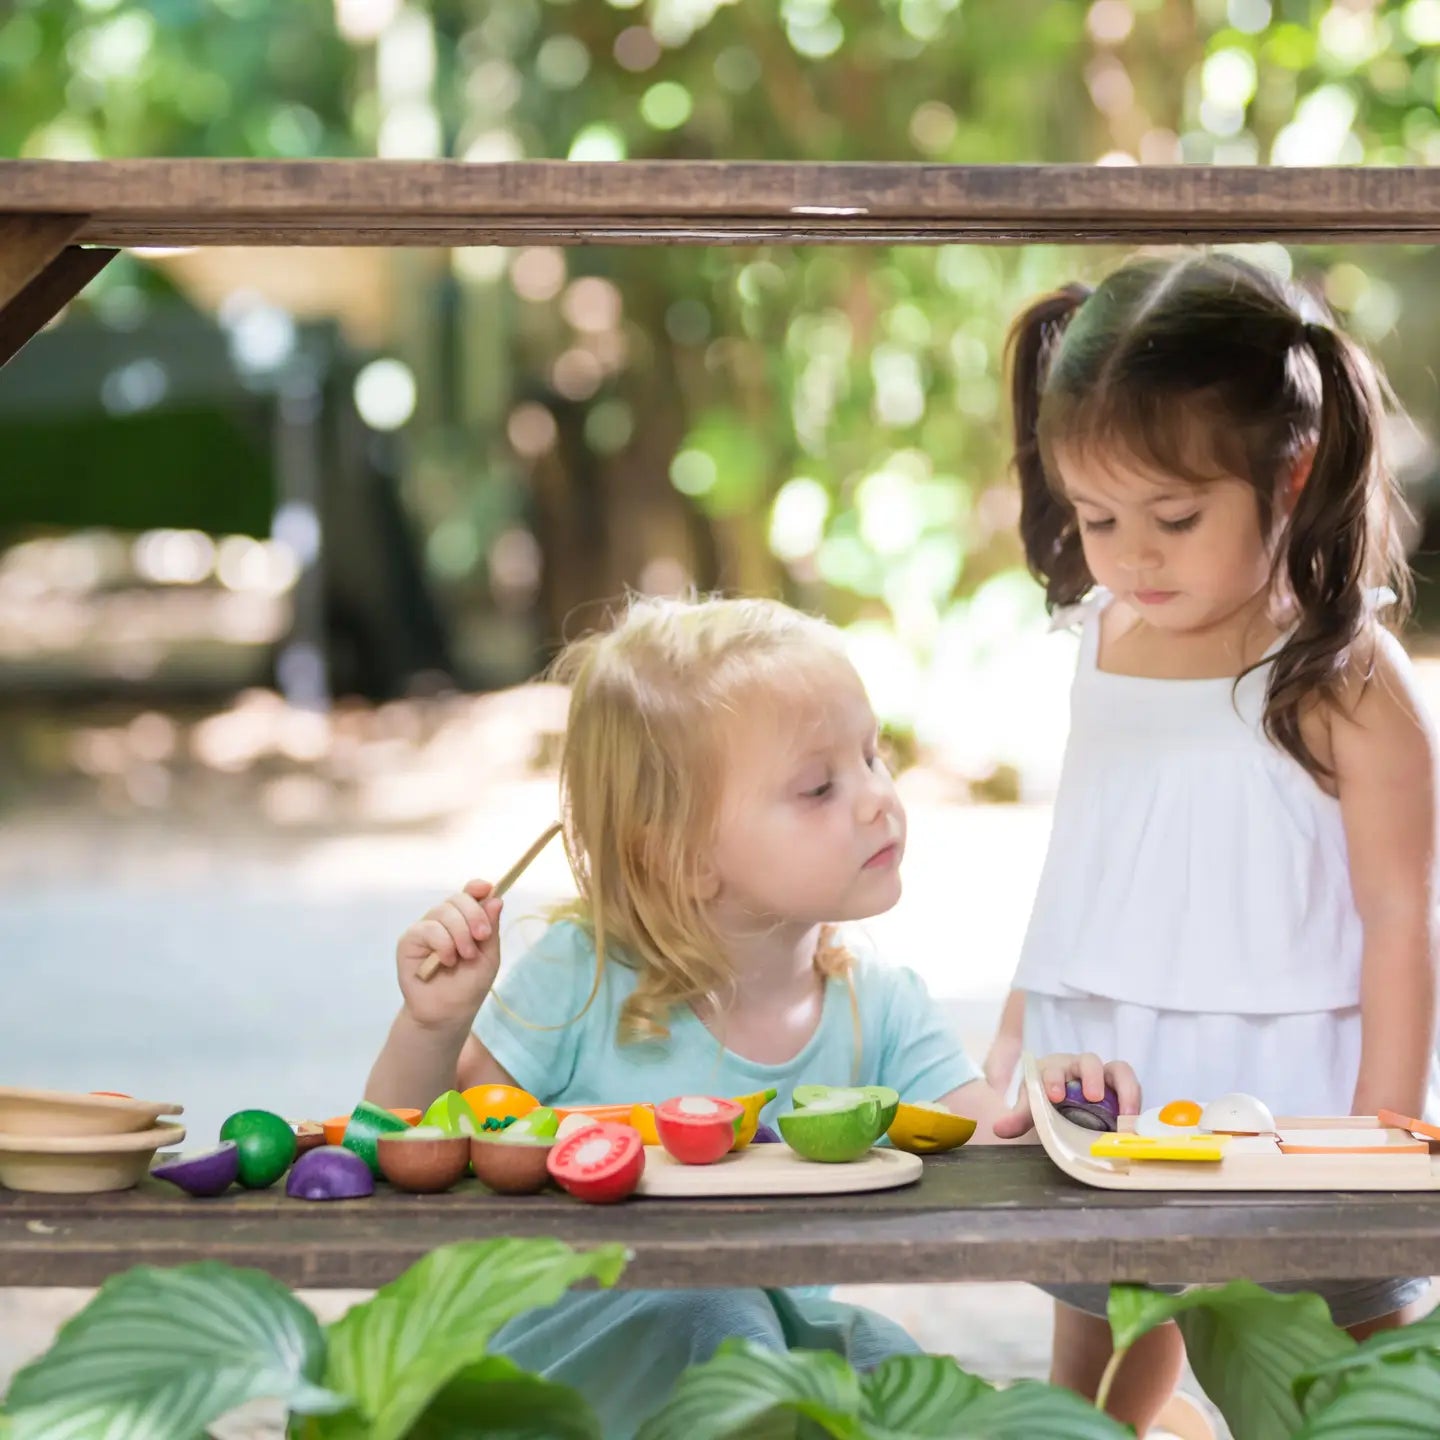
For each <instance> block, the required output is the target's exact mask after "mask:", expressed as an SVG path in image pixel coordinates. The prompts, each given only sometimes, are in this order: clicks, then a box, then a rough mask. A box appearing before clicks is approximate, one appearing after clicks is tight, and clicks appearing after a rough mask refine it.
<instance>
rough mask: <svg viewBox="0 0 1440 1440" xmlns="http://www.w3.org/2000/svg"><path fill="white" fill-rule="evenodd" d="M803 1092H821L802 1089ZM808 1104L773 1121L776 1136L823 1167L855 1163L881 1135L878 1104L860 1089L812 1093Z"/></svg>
mask: <svg viewBox="0 0 1440 1440" xmlns="http://www.w3.org/2000/svg"><path fill="white" fill-rule="evenodd" d="M804 1088H806V1089H807V1090H810V1091H812V1092H813V1091H815V1090H819V1089H823V1088H824V1087H821V1086H806V1087H804ZM807 1098H808V1099H809V1101H810V1103H809V1104H807V1105H804V1106H802V1107H801V1108H799V1109H795V1110H791V1111H789V1112H787V1113H786V1114H784V1115H781V1116H779V1117H778V1118H777V1120H776V1123H777V1124H778V1125H779V1127H780V1134H781V1135H782V1136H783V1137H784V1140H785V1143H786V1144H787V1145H788V1146H789V1147H790V1148H791V1149H792V1150H794V1151H795V1153H796V1154H797V1155H803V1156H804V1157H805V1158H806V1159H807V1160H819V1161H823V1162H824V1163H826V1164H842V1163H844V1162H845V1161H847V1160H858V1159H859V1158H860V1157H861V1156H862V1155H864V1154H865V1153H866V1152H867V1151H868V1150H869V1149H870V1147H871V1146H872V1145H873V1144H874V1143H875V1140H876V1137H877V1136H879V1135H880V1134H881V1133H882V1128H881V1125H880V1102H879V1100H877V1099H876V1098H875V1096H873V1095H870V1094H867V1093H866V1092H865V1091H864V1090H855V1089H849V1088H836V1089H833V1090H831V1091H830V1092H829V1093H828V1094H825V1095H820V1094H814V1093H812V1094H811V1095H809V1096H808V1097H807Z"/></svg>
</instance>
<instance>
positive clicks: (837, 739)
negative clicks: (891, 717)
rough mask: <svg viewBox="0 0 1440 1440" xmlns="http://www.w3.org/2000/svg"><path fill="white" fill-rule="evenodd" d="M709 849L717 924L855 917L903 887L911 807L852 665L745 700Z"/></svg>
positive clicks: (884, 903)
mask: <svg viewBox="0 0 1440 1440" xmlns="http://www.w3.org/2000/svg"><path fill="white" fill-rule="evenodd" d="M726 739H727V741H728V746H727V751H726V758H727V765H728V768H727V773H726V776H725V784H724V790H723V796H722V801H721V809H720V819H719V824H718V826H717V832H716V838H715V844H714V847H713V850H712V852H711V857H710V860H711V875H712V881H713V884H714V901H715V905H716V911H717V919H718V921H719V922H720V924H721V926H722V928H731V927H733V928H735V929H736V930H737V931H739V932H747V931H751V930H752V929H753V928H754V927H755V926H756V925H757V924H758V925H762V926H763V925H773V924H777V923H779V924H791V923H803V924H819V923H824V922H826V921H841V920H858V919H863V918H864V917H865V916H868V915H878V914H881V913H882V912H883V911H886V910H888V909H890V907H891V906H893V905H894V904H895V902H896V901H897V900H898V899H899V898H900V861H901V858H902V857H903V855H904V852H905V811H904V809H903V807H902V806H901V804H900V797H899V796H898V795H897V794H896V792H895V785H894V782H893V781H892V780H891V778H890V772H889V771H888V770H887V769H886V767H885V762H884V761H883V760H882V759H881V758H880V756H879V754H878V753H877V751H876V742H877V735H876V726H875V715H874V712H873V711H872V710H871V708H870V702H869V700H868V699H867V698H866V695H865V691H864V688H863V686H862V685H861V684H860V679H859V677H858V676H857V675H856V674H855V672H854V671H853V670H852V669H851V668H850V667H849V666H848V665H845V664H843V663H842V662H837V663H836V665H835V667H834V678H833V679H832V680H829V682H828V683H826V684H823V685H815V686H809V685H807V686H797V687H796V693H795V694H793V695H775V696H771V697H768V698H767V700H766V701H765V702H762V703H759V704H755V703H749V704H746V705H744V706H743V707H741V708H739V711H738V713H737V714H736V715H735V717H734V719H733V721H732V722H731V724H730V733H729V734H728V736H727V737H726Z"/></svg>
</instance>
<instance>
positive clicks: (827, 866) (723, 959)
mask: <svg viewBox="0 0 1440 1440" xmlns="http://www.w3.org/2000/svg"><path fill="white" fill-rule="evenodd" d="M555 674H556V676H557V677H558V678H559V679H561V680H562V681H564V682H565V683H567V684H568V685H569V686H570V687H571V707H570V716H569V723H568V728H567V734H566V740H565V748H564V755H563V759H562V764H561V777H560V791H561V815H562V820H563V824H564V834H565V844H566V848H567V852H568V855H569V860H570V865H571V868H572V870H573V872H574V877H575V882H576V887H577V890H578V893H579V899H578V901H577V902H576V904H575V905H574V906H573V908H571V909H570V911H569V913H568V914H567V915H565V916H564V917H562V918H560V919H559V920H558V921H557V922H556V923H555V924H553V925H552V926H551V927H550V928H549V930H548V931H547V932H546V933H545V935H544V936H543V938H542V939H541V940H540V941H539V943H538V944H537V945H536V946H535V947H534V948H533V949H532V950H530V951H529V952H528V953H526V954H525V955H523V956H521V958H520V959H519V960H518V961H517V962H516V963H515V964H514V966H513V967H507V970H506V973H505V976H504V978H503V979H502V980H501V981H500V983H499V985H498V987H497V989H496V996H495V998H496V999H498V1000H500V1001H502V1003H501V1004H496V1003H493V1001H488V1002H487V997H488V996H489V995H490V990H491V986H492V984H494V982H495V979H496V974H497V971H498V970H499V965H500V950H499V941H498V938H497V937H498V928H497V927H498V923H499V912H500V905H499V902H498V900H496V899H495V898H494V897H493V896H492V895H491V894H490V886H489V884H488V883H487V882H485V881H473V882H471V883H470V884H469V885H467V886H466V887H465V889H464V890H462V891H460V892H459V893H457V894H455V895H452V896H450V897H449V898H448V899H447V900H445V901H442V902H441V903H440V904H439V905H437V906H436V907H435V908H434V909H432V910H431V911H430V912H429V913H428V914H427V915H426V916H425V917H424V918H423V919H421V920H420V921H418V922H417V923H416V924H415V925H413V926H411V927H410V929H409V930H407V931H406V932H405V934H404V935H403V936H401V938H400V942H399V946H398V949H397V968H398V972H399V980H400V988H401V992H402V995H403V996H404V1002H405V1003H404V1007H403V1009H402V1010H401V1011H400V1014H399V1015H398V1016H397V1018H396V1020H395V1023H394V1026H393V1027H392V1029H391V1032H390V1037H389V1039H388V1040H387V1042H386V1044H385V1047H384V1050H383V1051H382V1052H381V1055H380V1057H379V1059H378V1060H377V1061H376V1063H375V1067H374V1070H373V1071H372V1073H371V1076H370V1081H369V1084H368V1086H367V1091H366V1093H367V1095H368V1096H369V1098H371V1099H372V1100H376V1101H378V1102H380V1103H383V1104H386V1105H424V1104H426V1103H428V1101H429V1100H430V1099H432V1098H433V1097H434V1096H435V1095H436V1094H437V1093H439V1092H440V1091H442V1090H445V1089H447V1088H450V1087H452V1086H458V1087H461V1088H464V1087H467V1086H470V1085H478V1084H485V1083H490V1082H500V1083H505V1084H514V1085H519V1086H521V1087H522V1088H523V1089H525V1090H528V1091H530V1092H531V1093H532V1094H534V1095H536V1096H537V1097H539V1098H540V1099H541V1100H542V1101H543V1102H545V1103H547V1104H561V1105H584V1104H595V1103H614V1102H617V1101H629V1102H635V1101H660V1100H664V1099H666V1098H668V1097H670V1096H673V1095H680V1094H686V1093H695V1092H697V1091H698V1092H700V1093H708V1094H719V1095H738V1094H746V1093H750V1092H753V1091H755V1090H759V1089H762V1088H768V1087H771V1086H773V1087H774V1088H775V1090H776V1091H777V1092H778V1093H777V1096H776V1099H775V1100H774V1101H773V1102H772V1103H771V1105H770V1106H769V1107H768V1109H767V1111H766V1113H765V1114H764V1116H762V1118H763V1119H766V1120H773V1118H774V1116H775V1114H776V1113H777V1112H779V1111H781V1110H784V1109H787V1108H789V1106H790V1103H791V1093H792V1091H793V1089H794V1087H795V1086H796V1085H797V1084H801V1083H818V1084H832V1085H846V1084H854V1083H860V1084H882V1085H889V1086H891V1087H893V1088H894V1089H895V1090H897V1091H898V1092H899V1093H900V1095H901V1097H902V1098H903V1099H907V1100H923V1101H939V1102H941V1103H943V1104H946V1105H949V1106H951V1107H952V1108H953V1109H956V1110H958V1111H962V1112H963V1113H965V1114H967V1115H970V1116H973V1117H975V1118H976V1119H977V1120H978V1121H979V1122H980V1127H981V1128H980V1130H979V1132H977V1137H976V1138H977V1139H978V1140H980V1141H981V1142H982V1143H984V1142H990V1141H995V1140H998V1139H1001V1138H1010V1137H1015V1136H1018V1135H1020V1134H1022V1133H1023V1132H1024V1131H1025V1130H1027V1129H1028V1128H1029V1116H1028V1114H1027V1113H1026V1112H1025V1111H1024V1110H1023V1109H1022V1110H1017V1111H1014V1112H1007V1108H1006V1106H1005V1103H1004V1101H1003V1100H1002V1099H1001V1097H1000V1096H999V1095H998V1094H996V1093H995V1092H994V1091H993V1090H991V1089H990V1088H989V1086H987V1085H986V1084H985V1082H984V1081H983V1080H981V1079H980V1078H979V1075H978V1071H977V1070H976V1068H975V1067H974V1065H973V1064H972V1063H971V1061H970V1060H969V1059H968V1058H967V1057H966V1055H965V1054H964V1052H963V1050H962V1049H961V1048H960V1046H959V1045H958V1044H957V1042H956V1041H955V1039H954V1038H953V1037H952V1035H951V1034H950V1032H949V1030H948V1028H947V1027H946V1026H945V1025H944V1024H943V1023H942V1022H941V1021H940V1019H939V1017H938V1015H937V1012H936V1007H935V1005H934V1004H933V1002H932V1001H931V1000H930V998H929V996H928V995H927V994H926V991H925V987H924V985H923V983H922V982H921V981H920V979H919V977H918V976H916V975H915V974H914V973H913V972H912V971H910V970H908V969H901V968H894V967H887V966H884V965H882V964H880V963H879V961H878V960H877V959H876V958H875V957H874V956H873V955H872V954H871V953H870V951H869V950H868V948H867V947H866V946H864V944H863V943H862V942H861V940H860V939H859V937H857V936H856V935H854V934H853V933H852V932H850V931H847V930H845V929H843V928H842V927H843V926H844V925H845V924H846V922H853V921H860V920H863V919H865V918H866V917H868V916H871V915H877V914H880V913H881V912H882V911H885V910H888V909H889V908H890V907H891V906H892V905H894V904H895V902H896V901H897V900H898V899H899V898H900V862H901V859H902V857H903V855H904V849H905V813H904V810H903V808H902V806H901V804H900V800H899V797H898V796H897V794H896V792H895V787H894V785H893V784H892V782H891V779H890V776H889V773H888V772H887V770H886V768H885V763H884V761H883V760H882V758H881V757H880V754H879V751H878V749H877V739H878V737H877V734H876V723H875V716H874V713H873V711H872V710H871V708H870V703H869V701H868V699H867V698H866V694H865V690H864V687H863V686H862V685H861V683H860V679H859V677H858V676H857V675H856V673H855V671H854V669H853V667H852V666H851V665H850V663H849V662H848V660H847V659H846V658H845V654H844V651H843V648H842V646H841V643H840V637H839V635H838V634H837V632H836V631H835V630H834V629H832V628H831V627H830V626H828V625H826V624H824V623H822V622H820V621H818V620H814V619H811V618H809V617H807V616H804V615H801V614H798V613H797V612H795V611H794V610H791V609H788V608H787V607H785V606H783V605H780V604H775V603H772V602H768V601H763V600H724V599H712V600H703V601H697V602H679V601H663V600H638V601H636V602H634V603H633V604H631V605H630V606H629V608H628V609H627V611H626V612H625V613H624V615H623V616H622V617H621V618H620V620H619V622H618V624H616V625H615V626H614V628H612V629H610V630H608V631H606V632H604V633H601V634H597V635H593V636H591V637H589V638H587V639H584V640H581V641H579V642H577V643H576V644H574V645H572V646H570V647H569V648H568V649H567V650H566V651H565V652H564V653H563V655H562V656H561V658H560V660H559V662H558V664H557V666H556V669H555ZM432 952H434V953H436V954H438V955H439V956H440V959H441V962H442V968H441V970H440V971H439V973H437V974H436V975H435V977H434V979H433V980H431V981H430V982H428V983H424V982H421V981H420V980H419V979H418V977H417V971H418V969H419V968H420V966H421V965H422V963H423V962H424V961H425V960H426V959H427V958H428V957H429V956H430V954H431V953H432ZM1047 1068H1048V1070H1049V1071H1050V1079H1051V1081H1052V1086H1053V1088H1052V1093H1055V1094H1057V1095H1059V1094H1062V1093H1063V1083H1064V1079H1065V1078H1066V1077H1067V1076H1077V1077H1081V1078H1082V1079H1083V1080H1084V1081H1085V1083H1086V1084H1087V1086H1088V1087H1089V1088H1090V1090H1091V1091H1092V1093H1094V1094H1096V1095H1098V1094H1099V1093H1100V1088H1101V1086H1102V1085H1103V1083H1104V1077H1103V1074H1102V1067H1101V1065H1100V1062H1099V1061H1098V1060H1097V1059H1096V1058H1095V1057H1093V1056H1084V1057H1070V1056H1057V1057H1052V1059H1051V1060H1050V1061H1049V1062H1048V1064H1047ZM1108 1073H1109V1075H1110V1079H1111V1081H1112V1083H1114V1084H1116V1085H1117V1086H1118V1087H1119V1088H1120V1090H1121V1092H1122V1096H1123V1097H1124V1099H1125V1100H1126V1102H1127V1103H1128V1104H1129V1105H1130V1106H1131V1108H1133V1106H1134V1103H1135V1102H1136V1100H1137V1099H1138V1096H1137V1094H1136V1093H1135V1090H1134V1085H1133V1077H1131V1075H1130V1074H1129V1071H1128V1068H1127V1067H1125V1066H1123V1065H1120V1066H1112V1067H1109V1072H1108ZM729 1336H741V1337H744V1338H747V1339H749V1340H752V1341H756V1342H759V1343H762V1344H766V1345H770V1346H772V1347H775V1348H783V1347H785V1346H787V1345H801V1346H805V1347H807V1348H830V1349H834V1350H838V1351H840V1352H841V1353H843V1354H845V1355H846V1356H847V1357H848V1358H849V1359H850V1361H851V1362H852V1363H854V1364H856V1365H859V1366H869V1365H873V1364H875V1363H876V1362H878V1361H879V1360H880V1359H882V1358H883V1357H885V1356H886V1355H888V1354H893V1353H896V1352H900V1351H905V1350H912V1349H914V1343H913V1341H911V1340H910V1338H909V1336H908V1335H906V1334H905V1333H904V1332H903V1331H902V1330H900V1329H899V1327H898V1326H895V1325H893V1324H892V1323H891V1322H889V1321H887V1320H884V1319H883V1318H882V1317H880V1316H878V1315H875V1314H872V1313H871V1312H869V1311H866V1310H862V1309H859V1308H857V1307H853V1306H847V1305H841V1304H838V1303H836V1302H834V1301H832V1300H830V1299H828V1298H827V1297H825V1296H824V1295H823V1294H816V1293H814V1292H799V1291H783V1290H760V1289H758V1288H757V1289H748V1290H741V1289H737V1290H723V1291H701V1292H696V1291H687V1292H667V1293H646V1292H630V1293H625V1294H618V1295H613V1294H606V1295H579V1296H572V1297H569V1298H568V1299H567V1300H565V1301H564V1302H562V1303H561V1304H560V1305H557V1306H555V1307H553V1309H551V1310H549V1311H546V1312H542V1313H541V1314H539V1315H537V1316H533V1317H527V1318H526V1319H525V1320H523V1321H520V1322H516V1323H515V1324H513V1325H511V1326H510V1327H508V1328H507V1330H506V1331H505V1332H503V1333H502V1335H501V1337H500V1348H501V1349H502V1350H503V1351H504V1352H505V1353H507V1354H509V1355H510V1356H511V1357H512V1358H513V1359H515V1360H516V1361H517V1362H518V1363H520V1364H522V1365H524V1366H526V1367H527V1368H529V1369H532V1370H535V1371H540V1372H543V1373H544V1374H546V1375H547V1376H550V1377H551V1378H555V1379H559V1380H562V1381H564V1382H565V1383H567V1384H570V1385H572V1386H575V1387H576V1388H578V1389H580V1390H581V1391H582V1392H583V1393H584V1394H585V1395H586V1396H587V1397H588V1398H589V1399H590V1401H591V1403H592V1404H593V1405H594V1406H595V1407H596V1409H597V1410H598V1412H599V1413H600V1415H601V1418H602V1421H603V1423H604V1426H605V1431H606V1434H607V1436H626V1435H630V1434H633V1433H634V1431H635V1429H636V1428H637V1427H638V1426H639V1424H640V1423H641V1422H642V1421H643V1420H644V1418H645V1416H646V1415H647V1414H648V1413H650V1411H651V1410H653V1409H654V1408H655V1407H657V1406H658V1405H659V1404H660V1403H661V1402H662V1401H663V1400H664V1398H665V1396H666V1394H667V1392H668V1390H669V1389H670V1387H671V1385H672V1383H673V1381H674V1379H675V1377H676V1376H677V1375H678V1374H679V1372H680V1371H681V1370H682V1369H683V1368H684V1367H685V1366H686V1365H689V1364H691V1363H694V1362H696V1361H698V1360H701V1359H704V1358H707V1357H708V1356H709V1355H710V1354H712V1353H713V1351H714V1349H715V1347H716V1346H717V1345H718V1344H719V1343H720V1341H721V1340H723V1339H725V1338H727V1337H729Z"/></svg>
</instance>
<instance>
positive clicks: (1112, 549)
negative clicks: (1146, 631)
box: [1056, 451, 1274, 632]
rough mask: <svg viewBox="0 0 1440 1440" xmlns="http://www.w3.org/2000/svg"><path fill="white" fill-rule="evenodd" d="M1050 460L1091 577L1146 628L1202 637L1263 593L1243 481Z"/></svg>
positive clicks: (1267, 561) (1267, 564) (1265, 580)
mask: <svg viewBox="0 0 1440 1440" xmlns="http://www.w3.org/2000/svg"><path fill="white" fill-rule="evenodd" d="M1056 461H1057V464H1058V466H1059V469H1060V476H1061V480H1062V482H1063V485H1064V492H1065V496H1066V498H1067V499H1068V500H1069V502H1070V504H1071V505H1072V506H1073V507H1074V510H1075V516H1076V522H1077V523H1078V525H1079V527H1080V543H1081V546H1082V548H1083V549H1084V552H1085V563H1086V565H1087V566H1088V567H1089V570H1090V574H1091V575H1092V576H1093V577H1094V579H1095V582H1096V583H1097V584H1099V585H1103V586H1104V587H1105V588H1106V589H1107V590H1109V591H1111V592H1112V593H1113V594H1114V595H1115V596H1116V597H1117V598H1118V599H1121V600H1123V601H1124V602H1125V603H1126V604H1128V605H1130V606H1131V607H1132V608H1133V609H1134V610H1136V611H1137V612H1138V613H1139V614H1140V615H1141V616H1143V617H1144V619H1145V621H1146V623H1147V624H1149V625H1151V626H1153V627H1154V628H1155V629H1157V630H1170V631H1175V632H1190V631H1197V630H1208V629H1211V628H1213V627H1214V626H1216V625H1219V624H1223V623H1224V622H1225V621H1226V620H1228V619H1230V618H1232V617H1233V616H1234V615H1236V614H1237V613H1238V612H1240V611H1241V610H1243V609H1244V608H1245V607H1246V606H1248V605H1250V604H1251V603H1252V602H1254V601H1255V600H1256V598H1257V597H1258V596H1260V595H1262V594H1263V593H1264V592H1266V591H1267V590H1268V588H1269V584H1270V574H1271V565H1272V560H1273V556H1274V550H1273V545H1272V544H1271V543H1270V542H1269V541H1268V540H1267V538H1266V537H1265V536H1264V535H1263V534H1262V533H1261V529H1260V507H1259V504H1258V501H1257V497H1256V494H1255V490H1254V488H1253V487H1252V486H1251V485H1249V484H1248V483H1247V482H1246V481H1244V480H1240V479H1228V478H1226V479H1219V480H1213V481H1209V482H1208V483H1206V484H1203V485H1202V484H1194V483H1192V482H1190V481H1185V480H1174V479H1171V478H1169V477H1167V476H1161V475H1155V474H1152V473H1147V472H1146V471H1144V470H1142V469H1140V468H1138V467H1137V466H1136V465H1135V464H1134V462H1126V461H1119V460H1115V461H1109V462H1107V461H1105V460H1103V459H1100V458H1099V457H1093V456H1090V455H1085V456H1072V455H1067V454H1065V452H1063V451H1062V452H1061V453H1060V454H1059V455H1057V457H1056Z"/></svg>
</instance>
